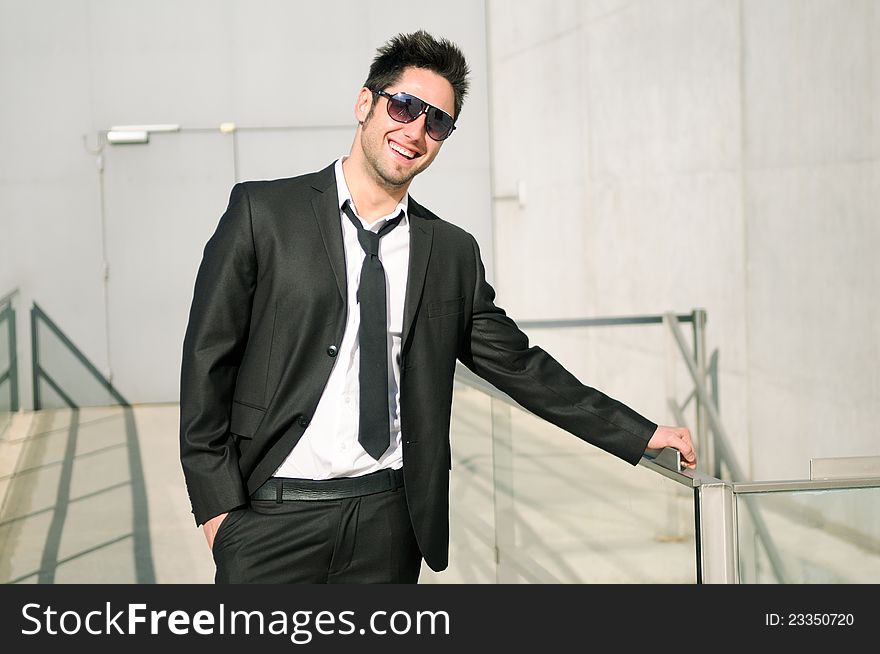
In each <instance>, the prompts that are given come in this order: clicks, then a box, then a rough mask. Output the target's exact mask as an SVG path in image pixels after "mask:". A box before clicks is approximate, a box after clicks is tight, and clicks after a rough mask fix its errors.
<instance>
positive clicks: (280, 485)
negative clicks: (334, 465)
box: [251, 468, 403, 502]
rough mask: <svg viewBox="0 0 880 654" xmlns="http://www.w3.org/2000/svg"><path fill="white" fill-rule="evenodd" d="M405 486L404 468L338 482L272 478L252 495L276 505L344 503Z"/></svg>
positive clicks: (342, 479) (254, 498)
mask: <svg viewBox="0 0 880 654" xmlns="http://www.w3.org/2000/svg"><path fill="white" fill-rule="evenodd" d="M401 486H403V468H398V469H397V470H388V469H386V470H379V471H377V472H371V473H370V474H368V475H362V476H360V477H338V478H336V479H291V478H289V477H272V478H271V479H270V480H269V481H267V482H266V483H265V484H263V485H262V486H260V487H259V488H258V489H257V490H255V491H254V492H253V493H252V494H251V499H253V500H272V501H275V502H285V501H288V502H290V501H296V500H341V499H345V498H347V497H360V496H362V495H373V494H374V493H383V492H385V491H389V490H396V489H398V488H400V487H401Z"/></svg>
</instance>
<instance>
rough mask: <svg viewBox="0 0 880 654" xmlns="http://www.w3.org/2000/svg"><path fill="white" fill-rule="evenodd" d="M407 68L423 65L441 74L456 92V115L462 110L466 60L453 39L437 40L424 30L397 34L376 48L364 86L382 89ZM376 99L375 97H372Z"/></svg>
mask: <svg viewBox="0 0 880 654" xmlns="http://www.w3.org/2000/svg"><path fill="white" fill-rule="evenodd" d="M407 68H425V69H427V70H430V71H433V72H435V73H437V74H438V75H440V76H441V77H443V78H444V79H445V80H446V81H447V82H449V83H450V84H451V85H452V90H453V91H454V92H455V118H456V119H458V114H459V113H460V112H461V106H462V104H464V97H465V96H466V95H467V90H468V79H467V77H468V74H469V73H470V69H469V68H468V65H467V61H466V60H465V58H464V55H463V54H462V52H461V50H460V49H459V48H458V46H457V45H455V44H454V43H453V42H452V41H449V40H447V39H443V38H441V39H436V38H434V37H433V36H431V35H430V34H428V33H427V32H426V31H424V30H418V31H416V32H413V33H411V34H398V35H397V36H395V37H394V38H392V39H390V40H388V41H387V42H386V43H385V44H384V45H382V47H380V48H379V49H378V50H377V51H376V57H375V58H374V59H373V63H372V65H371V66H370V73H369V76H368V77H367V81H366V82H364V86H366V87H367V88H368V89H370V90H373V91H384V90H385V89H386V88H388V87H389V86H393V85H394V84H396V83H397V81H398V80H399V79H400V76H401V75H403V71H404V70H405V69H407ZM373 100H374V102H375V98H374V99H373Z"/></svg>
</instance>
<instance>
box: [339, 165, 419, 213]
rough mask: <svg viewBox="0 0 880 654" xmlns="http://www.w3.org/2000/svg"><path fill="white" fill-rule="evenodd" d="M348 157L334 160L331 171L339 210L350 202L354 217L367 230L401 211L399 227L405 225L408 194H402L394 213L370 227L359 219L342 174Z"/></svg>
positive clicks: (407, 211)
mask: <svg viewBox="0 0 880 654" xmlns="http://www.w3.org/2000/svg"><path fill="white" fill-rule="evenodd" d="M347 158H348V157H344V156H343V157H340V158H339V159H337V160H336V163H335V164H334V166H333V171H334V173H335V174H336V195H337V197H338V198H339V210H340V211H342V207H343V206H344V205H345V203H346V202H351V208H352V209H353V210H354V213H355V215H356V216H357V217H358V218H360V219H361V222H364V226H365V227H366V228H367V229H373V228H374V227H375V226H376V225H377V224H378V223H380V222H382V221H386V220H391V219H392V218H396V217H397V215H398V214H399V213H400V212H401V211H402V212H403V218H402V219H401V221H400V224H401V225H405V224H407V221H408V220H409V193H406V194H404V196H403V198H402V199H401V200H400V202H398V203H397V207H395V209H394V211H392V212H391V213H390V214H388V215H387V216H382V217H381V218H380V219H379V220H377V221H376V222H374V223H373V224H372V225H367V224H366V222H365V221H364V219H363V218H361V217H360V214H358V212H357V207H355V206H354V200H352V198H351V193H350V192H349V190H348V185H347V184H346V183H345V175H344V174H343V173H342V162H343V161H345V160H346V159H347Z"/></svg>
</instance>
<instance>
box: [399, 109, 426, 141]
mask: <svg viewBox="0 0 880 654" xmlns="http://www.w3.org/2000/svg"><path fill="white" fill-rule="evenodd" d="M427 123H428V116H427V114H424V113H423V114H421V115H420V116H419V117H418V118H416V119H415V120H414V121H412V122H409V123H406V124H404V125H403V133H404V134H405V135H406V136H407V138H409V139H412V140H413V141H420V140H422V139H423V138H424V137H425V135H426V130H427Z"/></svg>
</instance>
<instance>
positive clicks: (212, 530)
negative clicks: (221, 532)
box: [202, 512, 229, 550]
mask: <svg viewBox="0 0 880 654" xmlns="http://www.w3.org/2000/svg"><path fill="white" fill-rule="evenodd" d="M228 515H229V513H228V512H227V513H221V514H220V515H215V516H214V517H213V518H211V519H210V520H208V521H207V522H206V523H205V524H203V525H202V529H203V530H204V532H205V538H207V539H208V547H210V548H211V549H212V550H213V549H214V537H215V536H216V535H217V530H218V529H220V523H221V522H223V521H224V520H225V519H226V516H228Z"/></svg>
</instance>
